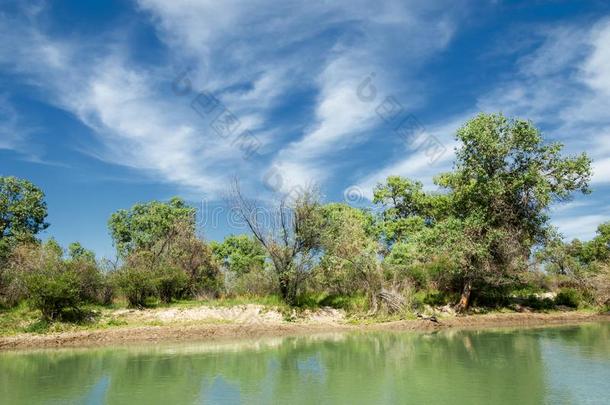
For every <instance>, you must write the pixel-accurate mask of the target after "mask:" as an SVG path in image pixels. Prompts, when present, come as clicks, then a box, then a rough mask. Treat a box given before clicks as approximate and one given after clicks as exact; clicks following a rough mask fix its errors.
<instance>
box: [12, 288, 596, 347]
mask: <svg viewBox="0 0 610 405" xmlns="http://www.w3.org/2000/svg"><path fill="white" fill-rule="evenodd" d="M412 298H413V300H412V301H413V304H414V305H416V306H417V307H420V306H421V305H423V304H428V303H435V304H440V303H443V302H445V299H446V297H443V296H442V295H441V294H439V293H438V292H436V291H429V292H424V291H418V292H416V293H414V295H413V297H412ZM248 304H256V305H262V306H263V307H265V308H267V309H269V310H271V309H275V310H277V311H279V312H280V313H281V314H282V315H283V317H284V320H285V321H296V320H298V317H299V315H300V314H302V313H303V312H304V311H307V310H315V309H318V308H320V307H331V308H335V309H341V310H344V311H345V312H346V314H347V321H348V323H351V324H356V325H367V324H372V323H381V322H391V321H397V320H407V319H415V318H416V315H415V313H414V311H405V312H404V313H400V314H392V315H388V314H383V313H379V314H376V315H374V316H370V315H368V314H367V312H368V310H369V307H368V302H367V299H366V296H364V295H355V296H342V295H329V294H319V293H318V294H306V295H301V296H299V298H298V300H297V305H295V306H289V305H287V304H285V303H284V302H283V301H282V300H281V298H280V297H279V296H277V295H268V296H262V297H260V296H238V297H226V298H218V299H209V300H179V301H175V302H172V303H170V304H164V303H161V302H159V301H157V302H152V303H151V307H149V308H147V309H145V310H144V311H146V310H154V309H159V308H177V309H189V308H197V307H202V306H207V307H220V308H229V307H234V306H241V305H248ZM535 307H536V305H534V306H532V308H531V309H532V310H533V311H534V312H541V313H542V312H543V313H555V312H561V311H560V310H558V309H557V308H555V307H554V306H553V307H548V308H547V307H544V308H535ZM127 308H128V307H127V302H126V301H124V300H116V301H115V302H113V303H112V304H111V305H108V306H96V305H88V306H85V307H83V308H82V309H83V311H82V313H84V314H86V316H84V317H74V318H73V319H72V321H65V320H64V321H55V322H48V321H45V320H43V319H41V315H40V312H39V311H37V310H33V309H31V308H30V307H29V306H28V305H27V303H25V302H24V303H21V304H20V305H18V306H16V307H14V308H10V309H1V308H0V336H13V335H17V334H21V333H32V334H47V333H53V332H70V331H91V330H99V329H108V328H125V327H142V326H159V325H167V323H163V322H161V321H159V320H151V319H138V317H137V316H136V317H130V318H127V317H123V316H121V315H120V314H115V311H116V310H120V309H127ZM578 311H579V312H586V313H596V312H600V313H603V312H604V310H603V309H601V308H593V307H589V306H581V307H579V308H578ZM508 312H514V310H513V309H511V308H510V307H504V306H498V307H477V308H473V310H472V311H471V313H473V314H476V313H488V314H489V313H508ZM143 313H144V312H143ZM180 322H181V324H183V323H184V324H189V323H199V324H200V323H211V324H225V323H232V321H230V320H218V319H209V320H207V319H206V320H200V321H180Z"/></svg>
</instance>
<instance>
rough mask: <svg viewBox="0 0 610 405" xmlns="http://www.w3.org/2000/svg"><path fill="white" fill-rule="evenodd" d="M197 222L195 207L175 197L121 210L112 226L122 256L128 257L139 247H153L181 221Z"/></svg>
mask: <svg viewBox="0 0 610 405" xmlns="http://www.w3.org/2000/svg"><path fill="white" fill-rule="evenodd" d="M194 221H195V209H194V208H191V207H189V206H187V205H186V204H185V202H184V201H183V200H182V199H180V198H178V197H174V198H172V199H171V200H170V201H169V202H159V201H151V202H148V203H145V204H136V205H134V206H133V207H132V208H131V209H130V210H120V211H117V212H115V213H114V214H112V216H111V217H110V220H109V221H108V226H109V228H110V234H111V236H112V239H113V241H114V244H115V246H116V248H117V251H118V253H119V255H120V256H122V257H125V256H127V255H128V254H129V253H130V252H132V251H134V250H136V249H147V250H150V249H152V248H153V246H154V245H155V244H157V242H158V240H159V239H161V238H163V237H165V236H166V235H167V234H168V233H170V231H171V229H172V228H173V227H174V226H175V224H176V223H177V222H180V223H183V224H189V225H188V226H189V227H193V228H194Z"/></svg>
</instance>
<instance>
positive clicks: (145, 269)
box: [112, 252, 157, 308]
mask: <svg viewBox="0 0 610 405" xmlns="http://www.w3.org/2000/svg"><path fill="white" fill-rule="evenodd" d="M112 278H113V282H114V284H115V286H116V288H117V289H118V290H119V291H120V292H121V293H122V294H123V296H124V297H125V298H126V299H127V302H128V304H129V306H131V307H135V308H142V307H144V306H146V300H147V299H148V298H150V297H152V296H154V295H155V294H156V293H157V280H156V278H155V277H154V274H152V272H151V270H150V255H147V254H145V253H139V252H134V253H132V254H131V255H130V256H129V257H128V259H127V263H125V265H124V266H123V267H122V268H120V269H119V270H117V271H116V272H115V273H114V274H113V275H112Z"/></svg>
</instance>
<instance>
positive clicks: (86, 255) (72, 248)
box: [68, 242, 95, 263]
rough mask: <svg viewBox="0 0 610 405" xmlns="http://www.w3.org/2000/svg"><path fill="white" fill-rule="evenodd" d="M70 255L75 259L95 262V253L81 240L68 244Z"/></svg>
mask: <svg viewBox="0 0 610 405" xmlns="http://www.w3.org/2000/svg"><path fill="white" fill-rule="evenodd" d="M68 255H69V256H70V259H71V260H73V261H79V260H80V261H85V262H93V263H95V253H93V251H91V250H89V249H85V248H84V247H83V245H81V244H80V242H73V243H70V245H68Z"/></svg>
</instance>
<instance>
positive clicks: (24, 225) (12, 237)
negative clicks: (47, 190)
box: [0, 177, 49, 264]
mask: <svg viewBox="0 0 610 405" xmlns="http://www.w3.org/2000/svg"><path fill="white" fill-rule="evenodd" d="M46 217H47V204H46V202H45V201H44V193H43V192H42V190H40V189H39V188H38V187H36V186H35V185H34V184H32V183H30V182H29V181H27V180H22V179H18V178H15V177H0V264H1V263H2V261H4V260H6V258H7V256H8V254H9V253H10V251H11V249H12V248H14V247H15V246H16V245H17V244H18V243H28V242H32V241H34V240H35V236H36V234H38V233H39V232H40V231H43V230H45V229H46V228H47V227H48V226H49V224H47V223H46V222H45V219H46Z"/></svg>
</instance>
